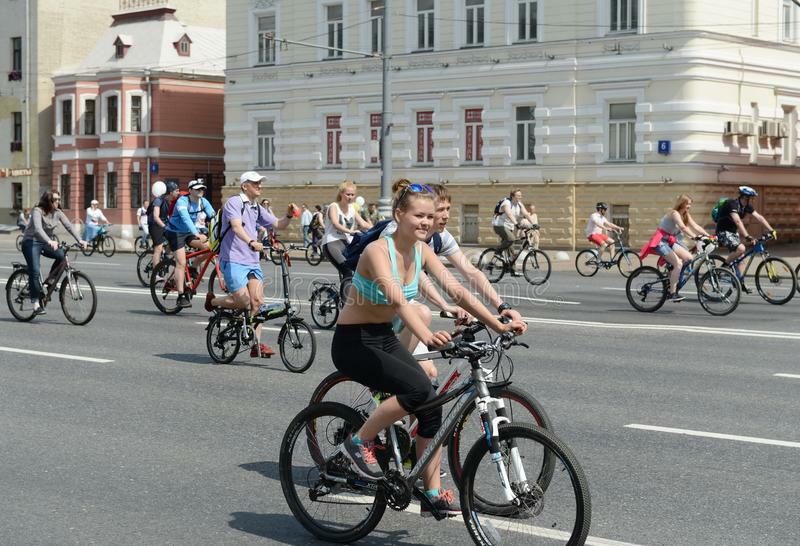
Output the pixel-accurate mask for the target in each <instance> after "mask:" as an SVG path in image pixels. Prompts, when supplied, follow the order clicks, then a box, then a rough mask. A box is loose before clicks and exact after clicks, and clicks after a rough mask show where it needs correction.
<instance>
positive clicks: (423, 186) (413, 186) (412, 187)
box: [397, 184, 433, 201]
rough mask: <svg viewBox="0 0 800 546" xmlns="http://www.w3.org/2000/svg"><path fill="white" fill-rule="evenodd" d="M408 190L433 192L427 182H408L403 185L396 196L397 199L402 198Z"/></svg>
mask: <svg viewBox="0 0 800 546" xmlns="http://www.w3.org/2000/svg"><path fill="white" fill-rule="evenodd" d="M408 191H410V192H411V193H433V188H431V187H430V186H429V185H427V184H409V185H407V186H404V187H403V191H402V192H400V196H399V197H398V198H397V200H398V201H399V200H400V199H402V198H403V196H404V195H405V194H406V192H408Z"/></svg>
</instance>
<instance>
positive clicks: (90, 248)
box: [81, 239, 97, 256]
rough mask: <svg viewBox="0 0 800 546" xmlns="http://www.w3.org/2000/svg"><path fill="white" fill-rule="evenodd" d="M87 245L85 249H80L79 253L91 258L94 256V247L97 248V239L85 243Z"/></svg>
mask: <svg viewBox="0 0 800 546" xmlns="http://www.w3.org/2000/svg"><path fill="white" fill-rule="evenodd" d="M87 243H88V244H87V245H86V248H81V253H82V254H83V255H84V256H91V255H92V254H94V250H95V247H96V246H97V239H95V240H93V241H87Z"/></svg>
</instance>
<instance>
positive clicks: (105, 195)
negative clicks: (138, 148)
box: [103, 171, 119, 209]
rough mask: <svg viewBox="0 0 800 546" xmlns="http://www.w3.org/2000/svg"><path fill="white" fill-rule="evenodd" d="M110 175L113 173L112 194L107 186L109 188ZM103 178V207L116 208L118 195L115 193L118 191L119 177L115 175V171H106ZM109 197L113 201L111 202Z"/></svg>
mask: <svg viewBox="0 0 800 546" xmlns="http://www.w3.org/2000/svg"><path fill="white" fill-rule="evenodd" d="M112 175H113V179H114V192H113V195H112V192H111V191H110V189H109V188H111V178H112ZM104 178H105V181H104V186H105V187H104V188H103V190H104V191H103V208H106V209H116V208H118V205H119V199H118V195H117V192H118V191H119V178H118V177H117V171H108V172H107V173H106V175H105V177H104ZM109 197H112V199H113V203H112V201H111V200H109ZM112 205H113V206H112Z"/></svg>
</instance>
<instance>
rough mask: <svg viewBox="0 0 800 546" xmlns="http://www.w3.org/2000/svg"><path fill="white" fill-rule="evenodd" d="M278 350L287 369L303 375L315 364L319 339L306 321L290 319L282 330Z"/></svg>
mask: <svg viewBox="0 0 800 546" xmlns="http://www.w3.org/2000/svg"><path fill="white" fill-rule="evenodd" d="M278 348H279V350H280V353H281V361H282V362H283V365H284V366H286V369H287V370H289V371H290V372H294V373H303V372H304V371H306V370H307V369H309V368H310V367H311V365H312V364H313V363H314V356H316V354H317V339H316V338H315V337H314V331H313V330H312V329H311V327H310V326H309V325H308V324H307V323H306V321H304V320H303V319H301V318H296V317H295V318H292V319H289V321H287V322H286V323H285V324H284V325H283V327H282V328H281V331H280V333H279V334H278Z"/></svg>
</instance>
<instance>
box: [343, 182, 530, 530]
mask: <svg viewBox="0 0 800 546" xmlns="http://www.w3.org/2000/svg"><path fill="white" fill-rule="evenodd" d="M433 199H434V194H433V192H432V191H431V188H430V187H428V186H420V185H418V184H411V185H405V186H403V188H402V189H400V191H398V192H397V194H396V196H395V198H394V202H393V207H392V211H393V217H394V220H395V221H396V222H397V229H396V231H395V232H394V233H393V234H392V235H390V236H386V237H380V238H379V239H378V240H377V241H374V242H372V243H370V244H369V245H368V246H367V248H366V250H365V251H364V253H363V254H362V255H361V258H360V259H359V262H358V267H357V269H356V272H355V274H354V276H353V281H352V287H351V288H350V289H349V294H347V298H346V304H345V307H344V309H343V310H342V314H341V316H340V317H339V321H338V324H337V326H336V331H335V333H334V336H333V342H332V347H331V357H332V359H333V363H334V365H335V366H336V368H337V369H338V370H340V371H341V372H342V373H344V374H346V375H347V376H349V377H351V378H353V379H354V380H355V381H358V382H360V383H362V384H364V385H366V386H368V387H370V388H372V389H376V390H380V391H383V392H392V393H396V396H392V397H391V398H389V399H388V400H386V401H384V402H382V403H381V405H380V406H379V407H378V408H377V409H376V410H375V412H374V413H373V414H372V415H371V416H370V417H369V419H368V420H367V422H366V423H364V425H363V426H362V427H361V428H360V429H359V430H358V431H357V432H356V433H354V434H350V435H349V436H348V437H347V439H346V440H345V441H344V443H343V444H342V446H341V448H342V452H343V453H344V454H345V456H346V457H347V458H348V459H349V460H350V461H351V463H352V465H353V468H354V470H355V471H356V472H357V473H359V474H360V475H362V476H364V477H367V478H370V479H378V478H380V477H381V476H382V471H381V469H380V467H379V466H378V465H377V459H376V458H375V451H374V450H375V444H374V440H375V437H376V435H377V434H378V432H380V431H381V430H383V429H385V428H386V427H388V426H390V425H392V423H394V422H395V421H397V420H398V419H401V418H402V417H404V416H405V415H408V414H409V413H414V412H415V410H416V408H418V407H420V406H421V405H422V404H424V403H425V402H427V401H429V400H432V399H433V398H434V397H435V395H436V394H435V390H434V388H433V386H432V385H431V382H430V380H429V379H428V377H427V376H426V375H425V372H423V370H422V368H421V367H420V365H419V364H418V363H417V362H416V361H415V360H414V358H413V357H412V356H411V353H409V352H408V350H407V349H406V348H405V347H403V346H402V345H401V343H400V341H399V340H398V339H397V336H396V335H395V333H394V331H393V329H392V321H393V320H394V319H395V318H396V317H399V318H400V319H401V320H402V321H403V323H404V324H405V325H406V327H407V328H409V329H410V330H411V331H412V332H413V333H414V335H415V336H416V337H417V338H418V339H420V340H422V341H423V342H424V343H425V344H426V345H427V346H429V347H441V346H442V345H444V344H446V343H447V342H449V341H450V334H448V333H447V332H444V331H439V332H436V333H433V332H431V331H430V329H428V327H427V326H426V325H425V324H424V322H423V321H422V320H421V319H420V317H419V316H418V315H417V313H416V312H415V311H414V310H413V309H412V308H411V307H412V306H411V305H410V304H409V300H411V299H413V298H414V297H415V296H416V295H417V290H418V285H419V276H420V271H422V269H423V268H425V269H426V270H427V271H428V272H429V274H431V275H433V277H434V278H436V279H437V280H438V281H439V283H440V284H441V285H442V286H443V287H445V289H446V291H447V293H448V295H449V296H450V297H451V298H453V300H454V301H455V302H456V303H457V304H458V305H460V306H461V307H464V308H465V309H466V310H468V311H469V312H471V313H472V314H474V315H475V316H477V317H478V318H479V319H480V320H482V321H483V322H484V323H485V324H487V325H488V326H489V327H491V328H492V329H493V330H495V331H497V332H506V331H512V330H513V331H517V332H519V331H522V330H523V329H524V323H522V322H521V321H512V322H511V323H509V324H503V323H501V322H500V321H498V320H497V319H496V318H495V317H494V316H493V315H492V313H491V312H490V311H489V310H488V309H486V308H485V307H484V306H483V305H482V304H481V303H480V302H479V301H478V300H477V299H475V298H474V297H473V296H472V294H471V293H470V292H469V290H467V289H466V288H464V287H463V286H461V284H460V283H458V282H457V281H456V280H455V278H453V277H452V275H451V274H450V273H449V272H448V271H447V269H446V268H445V267H444V265H443V264H442V263H441V262H440V261H439V259H438V258H437V257H436V255H435V254H434V252H433V250H431V248H430V247H429V246H428V245H426V244H424V242H423V241H425V239H427V237H428V232H429V231H430V230H431V228H432V227H433V218H434V204H433ZM416 417H417V420H418V421H419V432H418V436H417V443H416V449H417V455H418V456H419V455H422V453H424V451H425V449H426V448H427V447H428V445H429V444H430V442H431V440H432V438H433V436H434V435H435V433H436V431H437V430H438V429H439V426H440V425H441V419H442V412H441V408H437V409H434V410H429V411H424V412H419V413H416ZM440 465H441V449H437V450H436V452H435V453H434V455H433V458H432V459H431V463H430V465H429V466H428V468H426V469H425V470H424V471H423V474H422V478H423V483H424V486H425V494H426V496H427V497H428V499H429V500H430V501H431V503H432V504H433V506H434V507H435V508H436V510H438V511H439V512H440V513H443V514H445V515H448V516H456V515H459V514H460V513H461V508H460V507H459V506H458V503H457V502H456V501H455V499H454V496H453V493H452V491H449V490H443V489H441V477H440V474H439V472H440ZM421 515H422V516H423V517H426V516H430V515H431V514H430V512H429V510H428V508H427V507H426V506H423V508H422V510H421Z"/></svg>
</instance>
